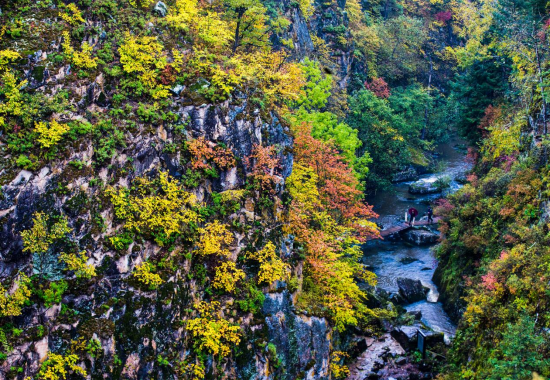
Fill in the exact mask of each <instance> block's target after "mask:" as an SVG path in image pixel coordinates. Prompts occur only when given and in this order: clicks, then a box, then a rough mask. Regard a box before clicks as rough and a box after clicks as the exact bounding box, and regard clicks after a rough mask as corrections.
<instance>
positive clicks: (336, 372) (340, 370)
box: [330, 351, 350, 379]
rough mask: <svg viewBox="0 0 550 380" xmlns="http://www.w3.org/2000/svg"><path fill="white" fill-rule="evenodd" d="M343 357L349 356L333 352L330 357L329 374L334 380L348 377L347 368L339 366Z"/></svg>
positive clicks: (340, 352)
mask: <svg viewBox="0 0 550 380" xmlns="http://www.w3.org/2000/svg"><path fill="white" fill-rule="evenodd" d="M344 357H349V355H348V354H347V353H345V352H342V351H334V352H333V353H332V354H331V355H330V373H331V375H332V378H334V379H345V378H346V377H348V376H349V373H350V372H349V368H348V367H347V366H346V365H343V364H340V362H341V360H342V359H343V358H344Z"/></svg>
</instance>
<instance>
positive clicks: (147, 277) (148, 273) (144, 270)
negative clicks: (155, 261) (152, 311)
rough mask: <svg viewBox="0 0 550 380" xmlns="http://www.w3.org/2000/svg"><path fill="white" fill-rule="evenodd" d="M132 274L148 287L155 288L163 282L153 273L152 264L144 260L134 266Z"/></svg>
mask: <svg viewBox="0 0 550 380" xmlns="http://www.w3.org/2000/svg"><path fill="white" fill-rule="evenodd" d="M133 276H134V277H135V278H137V279H138V281H139V282H141V283H142V284H145V285H147V286H149V288H150V289H156V288H157V287H158V286H159V285H161V284H162V283H164V280H163V279H162V278H160V276H159V275H158V274H156V273H153V265H152V264H151V263H148V262H146V261H145V262H143V263H141V264H139V265H137V266H136V269H135V271H134V273H133Z"/></svg>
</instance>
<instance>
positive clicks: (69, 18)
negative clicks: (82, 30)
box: [59, 3, 84, 26]
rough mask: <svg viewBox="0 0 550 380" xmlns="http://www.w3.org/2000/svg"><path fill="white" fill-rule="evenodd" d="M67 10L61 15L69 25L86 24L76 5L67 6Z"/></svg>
mask: <svg viewBox="0 0 550 380" xmlns="http://www.w3.org/2000/svg"><path fill="white" fill-rule="evenodd" d="M65 10H66V12H62V13H60V14H59V15H60V16H61V18H62V19H63V20H65V21H66V22H67V23H68V24H69V25H72V26H76V25H79V24H81V23H83V22H84V18H82V13H80V10H79V9H78V8H77V7H76V5H75V4H74V3H71V4H69V5H67V6H66V8H65Z"/></svg>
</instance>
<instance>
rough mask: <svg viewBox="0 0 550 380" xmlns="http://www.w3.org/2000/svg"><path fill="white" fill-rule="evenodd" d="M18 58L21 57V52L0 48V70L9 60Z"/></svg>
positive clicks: (2, 69)
mask: <svg viewBox="0 0 550 380" xmlns="http://www.w3.org/2000/svg"><path fill="white" fill-rule="evenodd" d="M19 58H21V54H19V53H18V52H16V51H13V50H10V49H5V50H0V72H1V71H4V70H6V69H7V66H8V64H9V63H10V62H12V61H15V60H16V59H19Z"/></svg>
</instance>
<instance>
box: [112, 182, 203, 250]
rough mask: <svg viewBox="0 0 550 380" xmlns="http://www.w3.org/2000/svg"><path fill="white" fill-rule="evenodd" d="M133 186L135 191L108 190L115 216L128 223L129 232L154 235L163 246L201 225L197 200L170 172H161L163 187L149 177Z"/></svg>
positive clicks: (126, 225)
mask: <svg viewBox="0 0 550 380" xmlns="http://www.w3.org/2000/svg"><path fill="white" fill-rule="evenodd" d="M132 185H133V186H132V191H130V190H129V189H119V190H118V191H117V190H115V189H113V188H109V189H107V192H108V194H110V196H111V202H112V203H113V205H114V207H115V214H116V216H117V218H119V219H122V220H124V221H125V224H124V227H125V228H126V229H128V230H132V231H134V232H137V233H141V234H146V235H152V236H153V237H154V238H155V240H156V241H157V243H158V244H160V245H162V244H163V243H162V240H163V239H165V238H170V237H171V236H172V235H174V234H181V233H183V232H184V231H185V230H186V229H187V230H188V229H189V228H188V227H189V225H195V224H197V223H198V221H199V215H198V213H197V212H196V211H195V210H194V209H193V207H194V206H196V205H197V198H196V197H195V196H194V195H193V194H191V193H189V192H186V191H185V190H183V188H182V187H181V186H180V185H179V183H178V182H177V181H176V180H175V179H173V178H171V177H170V176H169V175H168V173H167V172H160V175H159V186H155V185H154V184H153V182H152V181H150V180H149V179H147V178H145V177H139V178H136V179H135V180H134V183H133V184H132Z"/></svg>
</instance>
